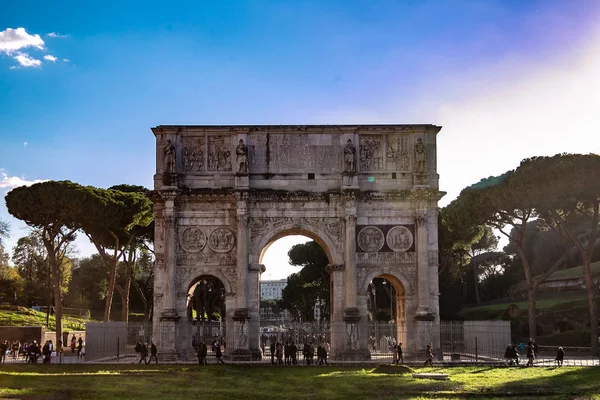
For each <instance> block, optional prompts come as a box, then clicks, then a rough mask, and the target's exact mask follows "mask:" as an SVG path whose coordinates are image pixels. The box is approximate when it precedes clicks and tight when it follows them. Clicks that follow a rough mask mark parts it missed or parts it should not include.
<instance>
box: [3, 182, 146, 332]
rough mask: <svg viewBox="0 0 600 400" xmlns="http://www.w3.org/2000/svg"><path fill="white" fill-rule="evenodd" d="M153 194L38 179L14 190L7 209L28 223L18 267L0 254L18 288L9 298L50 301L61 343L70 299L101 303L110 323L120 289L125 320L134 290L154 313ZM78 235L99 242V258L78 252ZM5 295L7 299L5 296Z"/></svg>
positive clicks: (138, 188) (77, 303) (18, 248)
mask: <svg viewBox="0 0 600 400" xmlns="http://www.w3.org/2000/svg"><path fill="white" fill-rule="evenodd" d="M149 193H150V192H149V190H148V189H145V188H143V187H141V186H131V185H118V186H113V187H111V188H109V189H102V188H96V187H92V186H82V185H79V184H76V183H73V182H69V181H48V182H42V183H36V184H34V185H32V186H29V187H25V186H22V187H18V188H15V189H13V190H11V191H10V192H8V194H7V195H6V206H7V209H8V211H9V213H10V214H11V215H13V216H14V217H16V218H18V219H21V220H23V221H24V222H25V223H26V224H27V225H28V226H29V227H30V233H29V234H28V235H27V236H25V237H22V238H20V239H18V241H17V245H16V246H15V248H14V251H13V260H12V261H13V263H14V265H15V267H14V268H8V260H4V258H6V257H4V258H2V257H0V266H2V265H6V268H0V275H1V276H4V275H8V274H10V277H9V278H10V287H11V288H13V289H14V290H11V291H10V292H9V293H11V295H12V298H11V299H10V301H11V302H12V303H15V304H23V305H28V306H31V305H33V304H44V305H48V306H49V305H50V304H52V306H53V311H54V315H55V318H56V327H57V328H56V330H57V332H56V335H57V340H59V338H60V337H61V330H62V325H61V319H62V308H63V305H65V304H68V305H69V306H75V307H89V308H92V309H95V308H96V307H99V306H100V304H102V308H103V321H109V320H110V318H111V311H112V306H113V299H114V294H115V292H117V293H118V295H119V297H120V300H121V301H120V302H121V320H123V321H127V319H128V315H129V310H130V299H131V294H132V293H136V294H137V295H136V296H135V298H136V299H138V300H139V301H140V302H141V303H142V307H143V310H144V312H145V314H146V315H149V313H150V307H151V303H152V302H151V299H152V294H151V288H152V279H153V264H154V261H153V258H154V254H153V249H152V242H153V236H154V233H153V231H154V227H153V225H154V224H153V219H154V213H153V205H152V200H151V199H150V197H149ZM7 233H8V229H7V227H6V224H5V223H3V224H0V235H6V234H7ZM78 234H83V235H85V236H86V237H87V238H88V239H89V240H90V242H91V243H93V244H94V246H95V247H96V250H97V251H98V253H97V254H96V255H94V256H92V257H89V258H84V259H77V258H76V257H75V256H76V249H75V248H74V244H73V243H74V240H75V238H76V235H78ZM0 253H2V254H4V251H0ZM2 260H3V261H2ZM6 271H10V272H9V273H7V272H6ZM3 287H4V286H3ZM0 296H3V297H4V300H5V301H6V300H7V299H6V293H0Z"/></svg>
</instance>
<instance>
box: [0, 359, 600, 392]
mask: <svg viewBox="0 0 600 400" xmlns="http://www.w3.org/2000/svg"><path fill="white" fill-rule="evenodd" d="M416 372H444V373H447V374H449V375H450V380H448V381H433V380H416V379H413V378H412V377H411V376H410V374H408V375H394V374H391V375H390V374H377V373H374V372H373V369H359V368H334V367H314V368H302V367H295V368H285V367H283V368H277V367H235V366H228V365H226V366H215V365H211V366H207V367H199V366H195V365H189V366H170V365H159V366H155V365H145V366H130V365H24V364H20V365H4V366H2V367H0V398H3V399H6V398H8V399H11V398H12V399H29V400H33V399H50V400H53V399H54V400H56V399H169V400H175V399H228V400H229V399H233V400H243V399H260V400H269V399H282V400H290V399H352V400H355V399H381V398H385V399H407V398H417V399H428V398H437V399H440V398H452V399H461V398H471V399H473V398H482V399H483V398H485V399H492V398H504V397H508V396H510V397H511V398H513V399H526V398H527V399H530V398H539V399H542V398H543V399H547V398H551V399H563V398H564V399H567V398H582V399H583V398H597V399H600V368H593V367H590V368H575V367H563V368H489V367H483V366H482V367H465V368H443V369H442V368H417V369H416Z"/></svg>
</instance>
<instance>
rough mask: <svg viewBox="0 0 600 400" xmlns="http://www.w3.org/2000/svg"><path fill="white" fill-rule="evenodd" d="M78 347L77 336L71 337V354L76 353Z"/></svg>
mask: <svg viewBox="0 0 600 400" xmlns="http://www.w3.org/2000/svg"><path fill="white" fill-rule="evenodd" d="M76 348H77V338H76V337H75V335H73V337H72V338H71V354H73V353H75V349H76Z"/></svg>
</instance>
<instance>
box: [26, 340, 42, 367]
mask: <svg viewBox="0 0 600 400" xmlns="http://www.w3.org/2000/svg"><path fill="white" fill-rule="evenodd" d="M28 352H29V362H31V363H32V364H37V359H38V357H39V356H40V354H41V351H40V347H39V346H38V344H37V342H36V341H35V340H34V341H33V343H31V345H29V350H28Z"/></svg>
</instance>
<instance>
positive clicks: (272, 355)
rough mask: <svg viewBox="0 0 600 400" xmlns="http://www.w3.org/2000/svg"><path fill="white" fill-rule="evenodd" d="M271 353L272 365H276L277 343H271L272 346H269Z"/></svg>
mask: <svg viewBox="0 0 600 400" xmlns="http://www.w3.org/2000/svg"><path fill="white" fill-rule="evenodd" d="M269 351H270V352H271V365H275V342H274V341H271V345H270V346H269Z"/></svg>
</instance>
